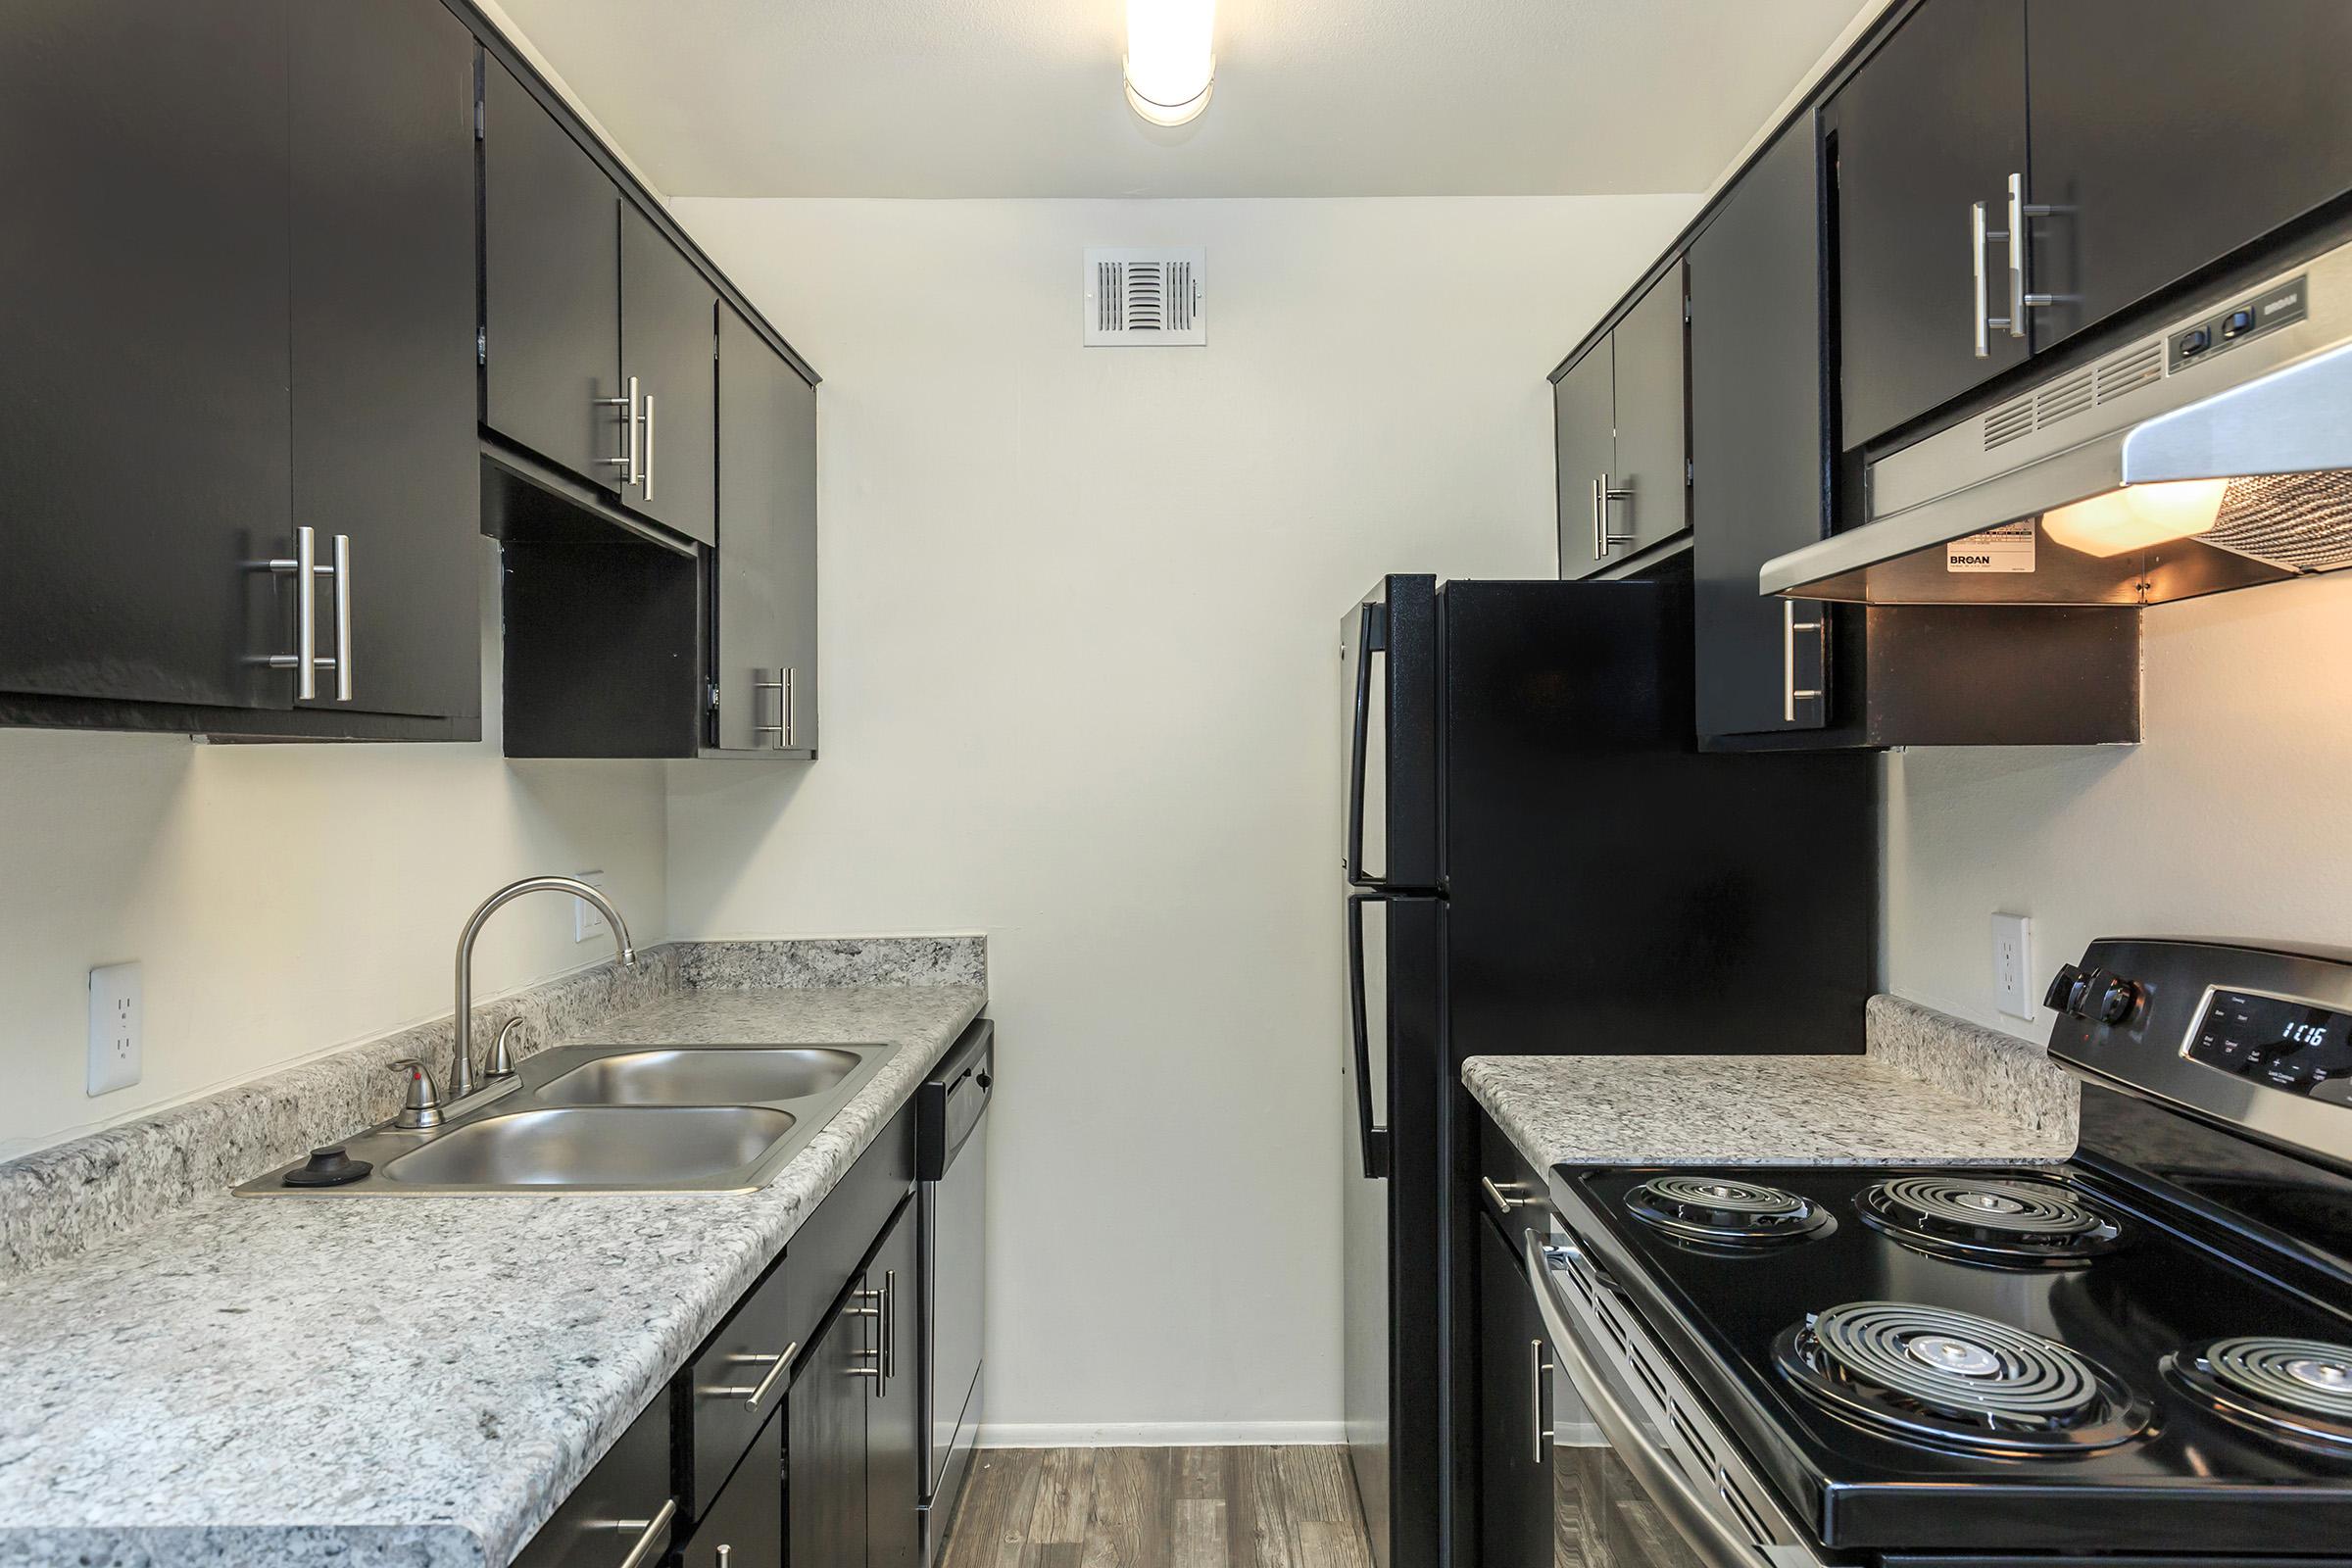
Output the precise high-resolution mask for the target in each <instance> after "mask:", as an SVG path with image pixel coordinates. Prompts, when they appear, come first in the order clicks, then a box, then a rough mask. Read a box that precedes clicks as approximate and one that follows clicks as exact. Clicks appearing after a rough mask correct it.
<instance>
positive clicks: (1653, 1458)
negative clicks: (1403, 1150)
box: [1490, 1220, 1832, 1568]
mask: <svg viewBox="0 0 2352 1568" xmlns="http://www.w3.org/2000/svg"><path fill="white" fill-rule="evenodd" d="M1521 1236H1522V1244H1521V1257H1522V1263H1523V1267H1524V1270H1525V1278H1526V1283H1527V1289H1528V1290H1529V1292H1530V1294H1531V1295H1532V1296H1533V1297H1534V1299H1535V1306H1536V1314H1537V1320H1538V1321H1539V1322H1540V1323H1541V1324H1542V1335H1541V1338H1540V1340H1539V1341H1537V1342H1536V1348H1531V1349H1530V1352H1529V1353H1530V1357H1531V1362H1533V1363H1535V1364H1534V1365H1533V1366H1532V1368H1531V1370H1532V1372H1533V1374H1534V1377H1535V1380H1536V1381H1535V1382H1534V1384H1533V1389H1534V1390H1535V1395H1534V1396H1531V1400H1530V1406H1529V1415H1530V1420H1531V1423H1532V1434H1531V1445H1540V1446H1543V1447H1544V1449H1545V1450H1546V1451H1548V1453H1549V1455H1550V1467H1549V1468H1550V1471H1551V1476H1550V1483H1551V1485H1550V1495H1551V1514H1552V1529H1551V1541H1552V1557H1553V1561H1554V1563H1555V1564H1557V1565H1558V1568H1576V1565H1577V1564H1579V1563H1584V1564H1592V1563H1611V1562H1615V1563H1644V1564H1650V1565H1655V1568H1822V1565H1826V1564H1828V1563H1829V1562H1831V1561H1832V1559H1830V1558H1828V1557H1827V1556H1825V1554H1824V1553H1823V1552H1822V1551H1821V1549H1820V1548H1819V1546H1817V1545H1816V1544H1814V1543H1813V1542H1812V1540H1811V1539H1810V1538H1809V1537H1808V1536H1807V1535H1806V1534H1805V1533H1804V1532H1802V1531H1800V1530H1798V1529H1797V1528H1796V1527H1795V1526H1794V1525H1793V1524H1792V1523H1790V1521H1789V1517H1788V1515H1787V1513H1786V1512H1785V1511H1784V1510H1783V1509H1782V1508H1781V1506H1780V1504H1779V1502H1778V1500H1777V1499H1776V1498H1775V1497H1774V1496H1773V1495H1772V1493H1771V1491H1770V1490H1769V1488H1768V1487H1767V1486H1766V1485H1765V1483H1764V1481H1763V1478H1762V1477H1760V1476H1758V1475H1756V1474H1755V1473H1754V1471H1753V1470H1752V1469H1750V1468H1749V1467H1748V1465H1747V1463H1746V1461H1745V1460H1744V1459H1743V1458H1742V1457H1741V1456H1740V1452H1739V1449H1738V1448H1737V1447H1736V1446H1734V1445H1733V1443H1732V1441H1731V1438H1730V1435H1729V1434H1728V1433H1726V1432H1724V1431H1723V1430H1722V1429H1721V1427H1719V1426H1718V1425H1717V1424H1716V1423H1715V1421H1714V1419H1713V1417H1712V1416H1711V1415H1710V1414H1708V1412H1707V1410H1706V1408H1705V1406H1704V1405H1703V1404H1701V1403H1700V1402H1699V1401H1698V1400H1697V1398H1696V1397H1693V1396H1692V1395H1691V1393H1690V1392H1689V1391H1688V1390H1687V1389H1686V1388H1685V1387H1684V1386H1683V1382H1682V1379H1681V1377H1680V1375H1679V1374H1677V1373H1676V1372H1675V1370H1674V1368H1673V1367H1672V1365H1671V1363H1669V1362H1667V1361H1666V1360H1665V1359H1664V1357H1663V1356H1662V1355H1661V1354H1660V1353H1659V1351H1658V1349H1657V1347H1656V1345H1655V1343H1654V1342H1653V1341H1651V1340H1650V1338H1649V1336H1648V1334H1647V1333H1646V1332H1645V1331H1644V1330H1643V1329H1642V1326H1641V1324H1640V1322H1639V1321H1638V1320H1636V1319H1635V1318H1634V1316H1633V1314H1632V1312H1631V1310H1630V1309H1629V1307H1628V1305H1627V1303H1626V1302H1625V1300H1624V1299H1623V1298H1622V1296H1621V1295H1620V1294H1619V1293H1618V1292H1617V1290H1616V1287H1615V1286H1614V1285H1612V1284H1611V1283H1610V1282H1609V1280H1608V1277H1607V1276H1606V1274H1604V1273H1603V1272H1602V1271H1601V1269H1600V1268H1599V1266H1598V1265H1597V1264H1596V1263H1595V1262H1593V1259H1592V1258H1591V1257H1590V1256H1589V1255H1588V1254H1587V1253H1586V1251H1585V1250H1584V1249H1583V1248H1582V1247H1580V1246H1579V1245H1578V1244H1577V1241H1576V1238H1575V1237H1574V1236H1573V1235H1572V1234H1571V1233H1570V1232H1569V1231H1568V1230H1567V1228H1566V1227H1565V1226H1563V1225H1560V1224H1559V1223H1558V1222H1557V1221H1556V1220H1555V1221H1554V1223H1553V1226H1552V1229H1551V1233H1550V1234H1549V1235H1548V1236H1545V1235H1544V1234H1542V1233H1540V1232H1539V1231H1537V1230H1535V1229H1534V1228H1529V1229H1527V1230H1525V1231H1523V1232H1522V1233H1521ZM1563 1383H1564V1384H1565V1385H1566V1389H1565V1390H1563V1389H1562V1388H1561V1387H1560V1385H1561V1384H1563ZM1570 1391H1572V1395H1571V1398H1563V1397H1562V1395H1563V1394H1569V1393H1570ZM1571 1399H1572V1402H1571ZM1580 1415H1581V1416H1582V1417H1583V1420H1584V1421H1586V1422H1590V1423H1591V1426H1590V1428H1588V1429H1585V1430H1581V1431H1580V1430H1579V1429H1578V1426H1577V1425H1576V1424H1575V1422H1576V1417H1577V1416H1580ZM1563 1417H1565V1418H1564V1419H1563ZM1595 1440H1597V1441H1595ZM1534 1451H1535V1446H1531V1447H1530V1452H1531V1454H1532V1453H1533V1452H1534ZM1490 1568H1500V1565H1490ZM1514 1568H1516V1565H1514Z"/></svg>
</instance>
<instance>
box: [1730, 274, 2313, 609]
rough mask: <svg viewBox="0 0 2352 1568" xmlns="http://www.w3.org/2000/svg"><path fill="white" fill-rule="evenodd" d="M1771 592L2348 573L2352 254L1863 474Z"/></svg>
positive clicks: (2111, 588)
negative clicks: (1845, 526)
mask: <svg viewBox="0 0 2352 1568" xmlns="http://www.w3.org/2000/svg"><path fill="white" fill-rule="evenodd" d="M1864 487H1865V496H1866V511H1867V515H1868V517H1869V520H1868V521H1867V522H1866V523H1865V524H1863V525H1862V526H1860V527H1857V528H1853V529H1851V530H1849V531H1847V532H1845V533H1841V534H1836V535H1833V536H1832V537H1830V538H1828V539H1825V540H1823V541H1822V542H1821V543H1819V544H1815V545H1808V546H1806V547H1805V548H1804V549H1802V550H1795V551H1791V552H1789V554H1788V555H1785V556H1778V557H1775V558H1774V559H1773V560H1771V561H1768V562H1766V563H1765V564H1764V566H1763V569H1762V570H1761V572H1759V573H1758V582H1759V585H1760V589H1761V591H1762V592H1763V593H1766V594H1780V595H1783V596H1786V597H1788V598H1791V599H1800V598H1801V599H1828V600H1841V601H1848V602H1854V603H1863V604H1874V605H1948V604H2000V605H2152V604H2162V603H2164V602H2166V601H2168V600H2174V599H2189V598H2194V597H2196V596H2197V595H2199V594H2210V593H2219V592H2221V591H2223V590H2225V589H2229V588H2249V587H2253V586H2255V585H2256V584H2259V583H2267V582H2280V581H2285V580H2287V579H2289V578H2293V577H2298V576H2302V575H2306V574H2308V573H2312V572H2321V571H2334V570H2337V569H2339V568H2342V567H2345V566H2352V245H2347V246H2344V247H2342V248H2340V249H2337V250H2334V251H2331V252H2329V253H2327V255H2325V256H2322V257H2319V258H2317V259H2315V260H2313V261H2312V262H2311V263H2310V264H2309V265H2308V266H2306V267H2304V268H2301V269H2299V270H2294V271H2290V272H2282V273H2279V274H2278V275H2277V276H2275V277H2272V278H2270V279H2269V280H2268V281H2266V282H2265V283H2264V284H2263V285H2262V286H2261V287H2258V288H2252V289H2245V290H2241V291H2237V292H2236V293H2234V294H2232V295H2231V296H2229V297H2228V298H2226V299H2224V300H2223V302H2222V303H2221V304H2219V305H2218V306H2215V307H2212V308H2209V309H2204V310H2199V311H2195V312H2191V313H2186V314H2180V315H2176V316H2171V317H2169V318H2168V319H2165V320H2164V321H2163V323H2162V324H2161V326H2160V327H2157V326H2151V328H2150V330H2149V331H2148V332H2147V334H2146V335H2145V336H2143V337H2141V338H2139V339H2138V340H2136V341H2134V342H2132V343H2131V345H2130V346H2129V347H2127V348H2124V349H2121V350H2118V351H2116V352H2114V353H2112V354H2109V355H2106V356H2104V357H2102V358H2100V359H2099V360H2097V361H2095V362H2093V363H2091V364H2088V365H2081V366H2076V367H2074V368H2070V369H2068V370H2065V371H2063V372H2061V373H2059V374H2056V375H2053V376H2051V377H2049V378H2048V379H2047V380H2045V381H2043V382H2042V383H2041V384H2039V385H2038V386H2035V387H2034V388H2032V389H2031V390H2029V391H2027V392H2025V393H2022V394H2020V395H2018V396H2016V397H2013V398H2010V399H2008V400H2006V401H2004V402H2002V403H2001V404H1999V405H1998V406H1996V407H1994V408H1992V409H1990V410H1988V411H1986V412H1985V413H1982V414H1977V415H1973V416H1971V417H1968V418H1965V419H1962V420H1960V421H1959V422H1957V423H1955V424H1952V425H1950V426H1947V427H1946V428H1944V429H1942V430H1939V431H1937V432H1936V434H1934V435H1931V436H1928V437H1926V438H1925V439H1923V440H1921V441H1918V442H1916V443H1914V444H1912V445H1910V446H1907V447H1904V448H1902V449H1901V450H1900V451H1897V452H1893V453H1890V454H1888V455H1887V456H1886V457H1883V458H1880V459H1878V460H1877V461H1875V462H1873V463H1871V464H1870V465H1869V466H1868V467H1867V469H1866V470H1865V477H1864Z"/></svg>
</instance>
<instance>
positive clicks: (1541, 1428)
mask: <svg viewBox="0 0 2352 1568" xmlns="http://www.w3.org/2000/svg"><path fill="white" fill-rule="evenodd" d="M1550 1381H1551V1357H1549V1356H1547V1355H1545V1354H1544V1342H1543V1341H1542V1340H1530V1341H1528V1342H1527V1416H1528V1434H1529V1439H1530V1443H1531V1446H1530V1448H1529V1451H1528V1457H1529V1458H1530V1459H1533V1460H1534V1461H1535V1462H1536V1463H1537V1464H1540V1465H1542V1464H1549V1463H1550V1462H1551V1441H1552V1438H1553V1437H1554V1436H1555V1434H1554V1433H1553V1432H1552V1430H1551V1428H1549V1427H1547V1426H1545V1425H1544V1385H1545V1384H1547V1383H1549V1382H1550Z"/></svg>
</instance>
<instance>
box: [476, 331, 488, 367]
mask: <svg viewBox="0 0 2352 1568" xmlns="http://www.w3.org/2000/svg"><path fill="white" fill-rule="evenodd" d="M473 363H474V364H476V365H488V364H489V363H490V329H489V328H488V327H484V326H477V327H475V328H474V329H473Z"/></svg>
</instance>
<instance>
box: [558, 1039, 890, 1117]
mask: <svg viewBox="0 0 2352 1568" xmlns="http://www.w3.org/2000/svg"><path fill="white" fill-rule="evenodd" d="M864 1059H865V1058H864V1057H862V1056H860V1055H859V1054H858V1053H857V1052H854V1051H839V1050H835V1049H833V1048H831V1047H826V1046H801V1047H782V1046H776V1047H770V1046H737V1047H702V1048H679V1049H675V1050H651V1051H631V1052H625V1053H623V1054H619V1055H612V1056H599V1057H597V1058H596V1059H594V1060H592V1061H588V1062H584V1063H582V1064H581V1065H579V1066H577V1067H574V1068H572V1069H571V1071H569V1072H567V1073H564V1075H563V1076H562V1077H560V1078H555V1079H552V1080H550V1081H549V1082H548V1083H546V1084H544V1085H542V1086H541V1088H540V1090H539V1099H540V1100H541V1101H542V1102H544V1103H547V1104H551V1105H752V1104H759V1103H761V1102H765V1101H772V1100H804V1099H807V1098H808V1097H809V1096H811V1095H821V1094H823V1093H824V1092H825V1091H826V1090H828V1089H831V1088H832V1087H833V1086H834V1085H835V1084H838V1083H840V1082H841V1081H842V1080H843V1079H844V1078H847V1077H848V1076H849V1075H850V1074H851V1073H853V1072H856V1071H857V1070H858V1066H859V1064H860V1063H861V1062H863V1061H864Z"/></svg>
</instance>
